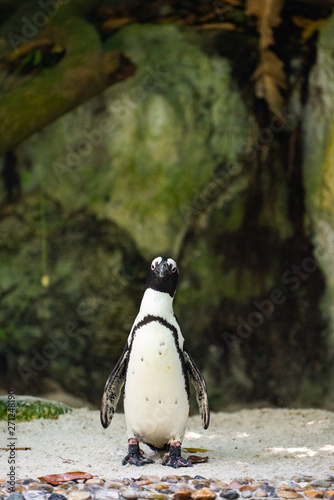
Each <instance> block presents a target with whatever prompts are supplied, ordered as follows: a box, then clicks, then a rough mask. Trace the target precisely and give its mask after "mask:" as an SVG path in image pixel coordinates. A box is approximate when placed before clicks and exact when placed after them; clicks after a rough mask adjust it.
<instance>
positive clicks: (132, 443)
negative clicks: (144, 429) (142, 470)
mask: <svg viewBox="0 0 334 500" xmlns="http://www.w3.org/2000/svg"><path fill="white" fill-rule="evenodd" d="M128 451H129V453H128V454H127V455H126V457H124V458H123V460H122V465H126V464H130V465H136V466H137V467H140V466H141V465H146V464H153V463H154V462H153V460H151V459H150V458H147V457H145V455H144V453H143V452H142V450H141V449H140V448H139V442H138V439H129V441H128Z"/></svg>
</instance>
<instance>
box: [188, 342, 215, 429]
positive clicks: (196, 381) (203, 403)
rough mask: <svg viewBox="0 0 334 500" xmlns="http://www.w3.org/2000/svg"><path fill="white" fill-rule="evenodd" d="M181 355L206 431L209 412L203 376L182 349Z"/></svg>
mask: <svg viewBox="0 0 334 500" xmlns="http://www.w3.org/2000/svg"><path fill="white" fill-rule="evenodd" d="M183 354H184V361H185V363H186V367H187V371H188V374H189V378H190V380H191V382H192V384H193V386H194V387H195V390H196V399H197V403H198V408H199V411H200V414H201V419H202V424H203V427H204V429H207V428H208V427H209V423H210V410H209V401H208V393H207V390H206V383H205V380H204V378H203V375H202V374H201V372H200V371H199V369H198V368H197V366H196V364H195V362H194V360H193V359H192V357H191V356H190V354H189V353H188V352H187V351H186V350H184V349H183Z"/></svg>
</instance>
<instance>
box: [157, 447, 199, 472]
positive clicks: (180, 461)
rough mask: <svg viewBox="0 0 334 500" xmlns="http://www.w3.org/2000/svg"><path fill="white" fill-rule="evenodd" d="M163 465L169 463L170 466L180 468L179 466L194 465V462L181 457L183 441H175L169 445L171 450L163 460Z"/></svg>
mask: <svg viewBox="0 0 334 500" xmlns="http://www.w3.org/2000/svg"><path fill="white" fill-rule="evenodd" d="M162 465H168V466H169V467H174V469H178V468H179V467H192V465H193V464H192V463H191V462H189V460H186V459H185V458H183V457H181V443H180V442H178V441H177V442H175V443H171V444H170V445H169V450H168V453H167V455H166V457H165V458H164V460H163V461H162Z"/></svg>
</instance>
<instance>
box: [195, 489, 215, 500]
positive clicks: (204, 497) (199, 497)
mask: <svg viewBox="0 0 334 500" xmlns="http://www.w3.org/2000/svg"><path fill="white" fill-rule="evenodd" d="M216 496H217V495H216V493H215V492H214V491H212V490H210V488H201V489H200V490H198V491H195V492H194V493H192V494H191V498H192V499H193V500H213V499H214V498H216Z"/></svg>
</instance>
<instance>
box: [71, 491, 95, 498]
mask: <svg viewBox="0 0 334 500" xmlns="http://www.w3.org/2000/svg"><path fill="white" fill-rule="evenodd" d="M67 498H68V500H88V499H89V498H91V494H90V492H89V491H79V490H73V491H70V492H69V494H68V495H67Z"/></svg>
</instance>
